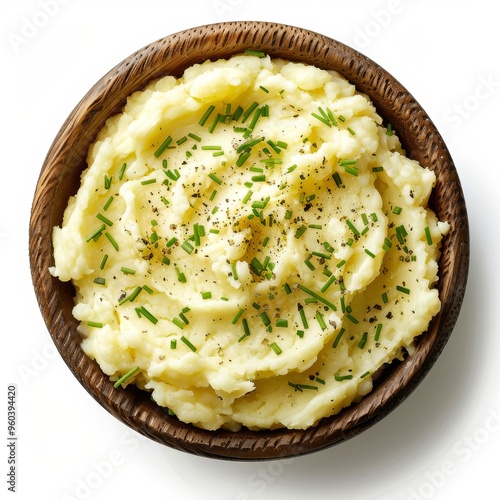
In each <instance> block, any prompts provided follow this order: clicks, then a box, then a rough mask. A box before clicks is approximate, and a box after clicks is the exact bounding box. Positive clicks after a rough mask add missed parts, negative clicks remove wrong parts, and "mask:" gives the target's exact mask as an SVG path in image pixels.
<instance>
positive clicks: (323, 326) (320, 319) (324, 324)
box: [316, 311, 326, 331]
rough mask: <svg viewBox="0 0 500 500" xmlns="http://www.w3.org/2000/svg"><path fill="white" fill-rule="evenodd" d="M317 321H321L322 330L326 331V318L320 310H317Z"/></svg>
mask: <svg viewBox="0 0 500 500" xmlns="http://www.w3.org/2000/svg"><path fill="white" fill-rule="evenodd" d="M316 321H317V322H318V323H319V326H320V328H321V330H323V331H325V330H326V323H325V318H324V317H323V315H322V314H321V313H320V312H319V311H316Z"/></svg>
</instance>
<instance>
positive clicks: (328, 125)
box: [311, 113, 332, 127]
mask: <svg viewBox="0 0 500 500" xmlns="http://www.w3.org/2000/svg"><path fill="white" fill-rule="evenodd" d="M311 115H312V116H313V117H314V118H316V119H317V120H319V121H320V122H321V123H323V124H325V125H326V126H327V127H331V126H332V124H331V123H330V121H329V120H328V118H325V117H324V116H322V115H318V113H311Z"/></svg>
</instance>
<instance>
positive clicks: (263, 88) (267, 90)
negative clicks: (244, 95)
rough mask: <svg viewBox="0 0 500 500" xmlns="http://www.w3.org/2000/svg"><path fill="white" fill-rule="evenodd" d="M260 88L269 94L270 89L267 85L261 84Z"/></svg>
mask: <svg viewBox="0 0 500 500" xmlns="http://www.w3.org/2000/svg"><path fill="white" fill-rule="evenodd" d="M259 88H260V90H262V91H263V92H265V93H266V94H269V89H266V87H264V86H263V85H260V86H259Z"/></svg>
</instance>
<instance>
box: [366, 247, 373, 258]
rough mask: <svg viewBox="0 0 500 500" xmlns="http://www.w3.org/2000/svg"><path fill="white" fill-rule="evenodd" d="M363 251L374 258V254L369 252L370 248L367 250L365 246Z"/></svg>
mask: <svg viewBox="0 0 500 500" xmlns="http://www.w3.org/2000/svg"><path fill="white" fill-rule="evenodd" d="M365 253H366V255H369V256H370V257H371V258H372V259H374V258H375V254H374V253H372V252H370V250H368V248H365Z"/></svg>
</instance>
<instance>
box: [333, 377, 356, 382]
mask: <svg viewBox="0 0 500 500" xmlns="http://www.w3.org/2000/svg"><path fill="white" fill-rule="evenodd" d="M352 378H353V376H352V375H335V380H336V381H337V382H342V381H343V380H351V379H352Z"/></svg>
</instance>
